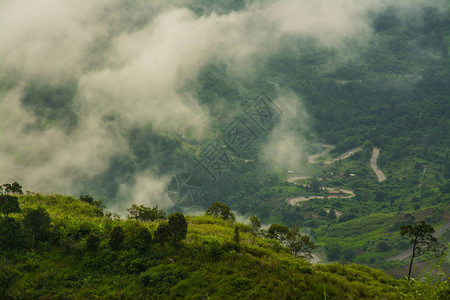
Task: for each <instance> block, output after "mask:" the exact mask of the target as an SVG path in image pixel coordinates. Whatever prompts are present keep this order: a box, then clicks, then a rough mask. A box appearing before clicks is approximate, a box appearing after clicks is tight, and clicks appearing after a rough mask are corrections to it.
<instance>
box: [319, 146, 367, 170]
mask: <svg viewBox="0 0 450 300" xmlns="http://www.w3.org/2000/svg"><path fill="white" fill-rule="evenodd" d="M361 150H362V147H361V146H358V147H356V148H353V149H350V150H348V151H347V152H345V153H344V154H342V155H340V156H338V157H336V158H333V159H332V160H327V161H324V162H323V163H324V164H326V165H329V164H332V163H334V162H335V161H338V160H340V159H346V158H348V157H349V156H351V155H353V154H355V152H358V151H361Z"/></svg>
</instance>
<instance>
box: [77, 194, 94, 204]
mask: <svg viewBox="0 0 450 300" xmlns="http://www.w3.org/2000/svg"><path fill="white" fill-rule="evenodd" d="M80 200H81V201H83V202H86V203H87V204H90V205H93V204H94V197H92V196H91V195H81V196H80Z"/></svg>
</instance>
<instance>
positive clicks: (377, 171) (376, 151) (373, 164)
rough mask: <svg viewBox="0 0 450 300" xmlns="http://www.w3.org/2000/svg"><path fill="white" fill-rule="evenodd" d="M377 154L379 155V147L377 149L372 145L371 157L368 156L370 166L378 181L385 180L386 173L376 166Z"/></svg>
mask: <svg viewBox="0 0 450 300" xmlns="http://www.w3.org/2000/svg"><path fill="white" fill-rule="evenodd" d="M379 155H380V149H378V148H377V147H373V150H372V157H371V158H370V167H371V168H372V170H373V171H374V172H375V174H376V175H377V177H378V182H382V181H385V180H386V175H384V173H383V172H382V171H381V170H380V168H378V166H377V160H378V156H379Z"/></svg>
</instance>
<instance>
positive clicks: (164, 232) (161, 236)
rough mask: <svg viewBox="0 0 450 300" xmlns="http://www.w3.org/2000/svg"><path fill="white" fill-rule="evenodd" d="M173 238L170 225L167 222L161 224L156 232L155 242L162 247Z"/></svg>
mask: <svg viewBox="0 0 450 300" xmlns="http://www.w3.org/2000/svg"><path fill="white" fill-rule="evenodd" d="M171 236H172V232H171V230H170V226H169V224H168V223H167V222H164V223H159V225H158V227H157V228H156V230H155V241H156V242H157V243H160V244H161V245H164V243H165V242H167V241H170V240H171Z"/></svg>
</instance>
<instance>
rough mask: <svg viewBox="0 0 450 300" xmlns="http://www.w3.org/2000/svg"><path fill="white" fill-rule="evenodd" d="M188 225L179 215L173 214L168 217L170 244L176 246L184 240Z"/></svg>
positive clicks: (182, 216) (181, 215)
mask: <svg viewBox="0 0 450 300" xmlns="http://www.w3.org/2000/svg"><path fill="white" fill-rule="evenodd" d="M187 228H188V223H187V221H186V218H185V217H184V215H183V214H181V213H173V214H171V215H170V216H169V229H170V232H171V242H172V244H174V245H178V244H180V243H181V241H182V240H184V239H185V238H186V234H187Z"/></svg>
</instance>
